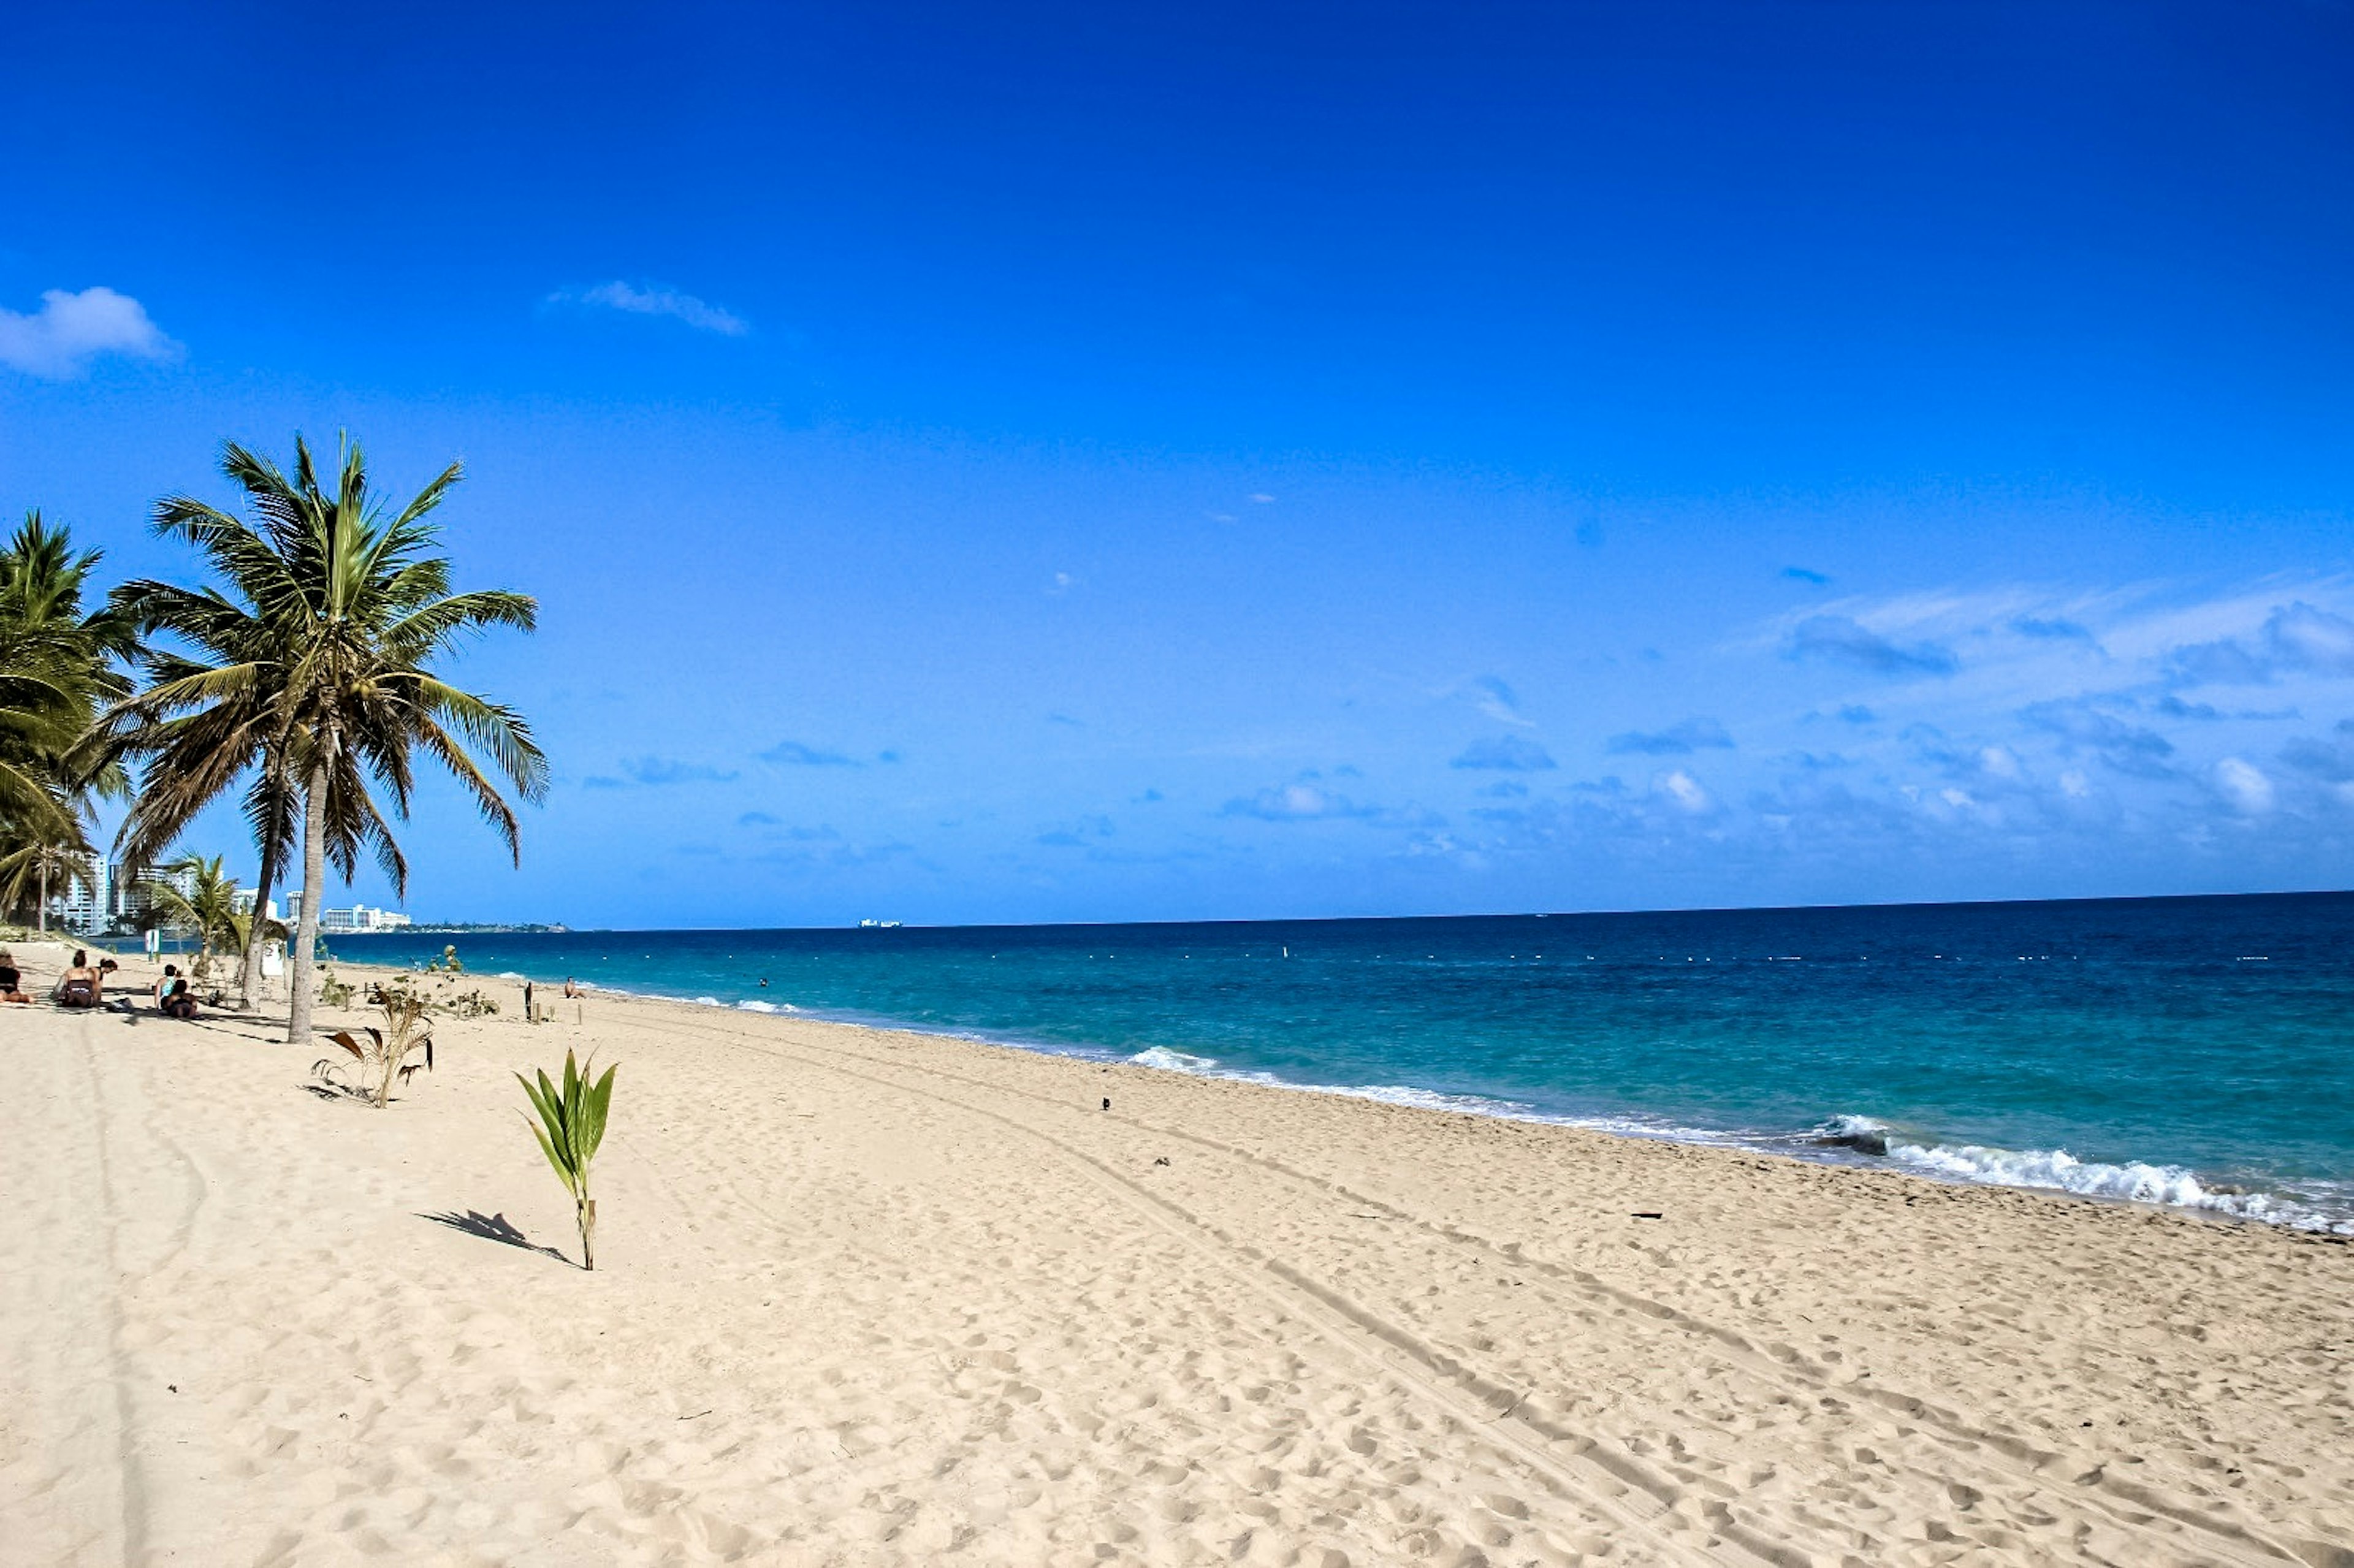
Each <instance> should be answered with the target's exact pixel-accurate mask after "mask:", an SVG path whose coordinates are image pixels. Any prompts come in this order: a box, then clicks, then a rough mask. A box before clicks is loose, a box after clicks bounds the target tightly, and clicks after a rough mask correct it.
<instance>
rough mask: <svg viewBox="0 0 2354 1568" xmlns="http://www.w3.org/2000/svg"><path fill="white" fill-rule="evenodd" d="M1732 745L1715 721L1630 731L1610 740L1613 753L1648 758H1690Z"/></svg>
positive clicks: (1692, 722) (1730, 737)
mask: <svg viewBox="0 0 2354 1568" xmlns="http://www.w3.org/2000/svg"><path fill="white" fill-rule="evenodd" d="M1732 745H1733V736H1730V735H1727V734H1726V733H1725V731H1724V726H1723V725H1721V724H1719V723H1717V722H1716V721H1715V720H1714V719H1712V718H1688V719H1686V720H1684V721H1683V723H1681V724H1677V725H1670V726H1668V727H1667V728H1665V729H1662V730H1628V732H1627V733H1626V734H1624V735H1614V736H1611V737H1610V750H1611V751H1613V752H1614V753H1619V754H1625V753H1628V752H1634V753H1639V754H1640V755H1642V756H1645V757H1689V756H1691V754H1692V753H1693V752H1695V751H1702V750H1705V749H1707V748H1709V747H1731V746H1732Z"/></svg>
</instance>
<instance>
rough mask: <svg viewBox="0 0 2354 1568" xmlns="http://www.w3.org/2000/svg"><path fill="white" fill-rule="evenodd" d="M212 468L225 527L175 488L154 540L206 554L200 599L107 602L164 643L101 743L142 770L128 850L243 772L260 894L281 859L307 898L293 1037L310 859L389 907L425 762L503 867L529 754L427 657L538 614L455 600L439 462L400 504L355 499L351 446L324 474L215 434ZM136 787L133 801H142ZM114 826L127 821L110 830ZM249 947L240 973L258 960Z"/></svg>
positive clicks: (320, 884) (529, 623)
mask: <svg viewBox="0 0 2354 1568" xmlns="http://www.w3.org/2000/svg"><path fill="white" fill-rule="evenodd" d="M221 471H222V473H223V474H224V475H225V476H226V477H227V478H228V480H229V481H230V482H232V483H234V484H236V485H237V486H238V487H239V490H241V491H242V492H243V497H244V503H245V510H246V513H247V516H246V517H243V518H240V517H236V516H232V515H230V514H228V513H226V512H223V511H221V510H219V509H218V508H217V507H214V506H211V505H209V504H207V503H204V502H202V501H198V500H196V499H195V498H193V497H189V496H175V497H171V498H167V499H166V500H164V501H162V502H159V503H157V504H156V507H155V511H154V524H155V528H156V531H157V532H158V533H160V534H162V535H165V536H167V537H173V538H177V539H179V540H181V541H183V542H185V543H186V544H188V545H190V546H194V547H195V548H196V551H197V552H198V553H199V554H200V555H201V556H203V557H204V561H205V564H206V566H207V567H208V568H209V570H210V571H211V573H212V575H213V577H214V578H215V579H216V582H215V584H214V585H213V586H208V587H206V588H193V589H192V588H178V587H176V586H175V585H172V584H168V583H160V582H141V583H133V584H129V585H126V586H125V587H124V588H122V589H121V590H118V602H119V603H121V604H122V605H123V606H125V607H126V608H129V609H133V612H134V613H135V614H136V615H137V617H138V620H139V625H140V626H141V627H142V628H143V630H146V631H148V632H150V633H155V634H162V635H164V636H167V637H170V638H172V639H174V640H175V643H174V645H175V649H176V650H178V651H175V652H166V653H164V654H162V655H158V656H153V657H151V658H150V659H149V660H148V673H149V675H150V681H149V684H148V686H147V688H146V689H145V690H144V691H143V692H142V693H140V694H139V695H138V696H137V697H136V698H134V699H131V700H130V701H128V702H126V703H123V704H122V705H118V706H117V708H116V709H115V710H114V711H113V713H112V714H111V715H110V722H109V723H108V724H107V725H106V726H104V727H105V729H106V731H107V735H106V740H105V747H106V749H107V750H109V751H111V752H112V753H113V754H116V755H135V756H137V757H138V758H140V759H141V760H142V762H143V768H142V792H141V806H142V808H143V809H142V810H134V812H133V818H134V820H135V821H138V823H139V827H138V829H137V832H138V833H139V834H140V835H141V837H140V842H143V843H145V842H166V840H167V837H168V835H165V834H164V828H165V826H166V824H167V823H169V822H171V821H174V820H175V819H176V820H178V821H185V820H186V816H188V815H193V814H194V812H195V811H196V810H200V809H201V808H202V807H203V806H204V805H205V804H208V803H209V802H210V801H212V800H215V799H217V798H218V797H219V796H221V795H222V794H223V793H225V792H226V791H228V789H231V788H232V787H233V786H235V785H236V784H237V783H238V781H239V780H240V779H248V780H249V781H250V782H249V788H248V791H247V794H246V800H245V807H246V815H247V819H248V821H249V822H250V823H251V825H252V827H253V829H254V833H255V839H256V842H257V845H258V846H259V848H260V852H261V858H262V865H263V873H262V881H261V883H260V885H259V886H258V888H257V896H258V897H260V898H264V899H266V898H267V897H268V895H269V888H270V885H273V883H274V881H275V879H276V878H277V877H278V876H279V875H280V874H281V866H283V865H286V864H290V863H292V857H293V856H294V855H296V854H299V856H300V861H301V870H302V886H303V888H304V890H305V891H304V895H303V899H302V910H301V913H300V915H299V916H298V918H297V922H296V929H295V933H294V936H293V939H292V942H291V943H290V945H289V947H290V956H291V958H292V966H291V967H292V974H291V975H290V977H289V978H290V982H291V983H290V987H289V989H290V991H292V1003H291V1006H290V1009H289V1014H288V1019H287V1032H288V1036H289V1038H291V1039H295V1040H302V1039H304V1038H307V1037H308V1035H309V1033H310V1028H311V1011H312V1003H313V989H314V974H315V970H316V965H317V959H316V948H317V941H318V920H319V908H320V906H321V905H322V904H323V902H324V901H325V888H326V873H327V868H328V866H329V865H331V864H332V865H333V866H334V868H335V870H336V871H337V872H338V873H339V874H342V875H343V876H344V877H345V878H346V879H348V878H349V877H350V876H351V875H352V874H353V872H354V871H355V868H356V865H357V863H358V860H359V857H360V855H361V854H363V853H367V854H369V855H371V856H373V858H374V859H375V860H376V863H377V864H378V865H379V866H380V867H381V868H382V869H383V871H384V872H385V874H386V876H387V880H388V881H389V882H390V883H391V884H392V886H393V888H394V891H395V892H396V894H404V893H406V891H407V887H408V862H407V860H406V858H405V856H404V855H403V854H402V853H401V849H400V845H399V843H398V841H397V840H396V839H395V838H394V836H393V832H392V827H391V822H392V821H394V820H400V819H405V818H406V817H407V816H408V805H409V799H410V795H411V792H412V789H413V784H414V778H415V761H416V758H417V755H418V754H419V753H420V752H421V753H423V754H424V755H425V756H426V757H427V758H429V759H430V760H431V761H433V762H434V763H435V764H436V765H438V766H439V767H440V768H442V769H444V770H445V771H447V772H448V773H449V774H450V775H451V777H452V778H453V779H456V780H457V782H458V784H459V786H460V788H461V789H463V790H464V791H465V792H466V793H467V794H468V795H470V796H471V797H472V799H473V800H474V803H475V805H476V807H477V809H478V810H479V811H480V813H481V815H482V819H483V820H484V821H486V822H488V823H489V824H490V826H491V827H492V829H493V831H494V832H497V833H498V835H499V836H500V838H501V839H502V840H503V841H504V843H505V845H506V847H507V850H508V853H510V855H514V856H518V857H519V855H520V846H519V842H518V835H517V828H516V822H515V816H514V808H513V807H512V806H511V805H510V804H509V803H508V800H507V798H506V794H505V792H504V790H503V789H502V784H504V787H505V789H511V790H512V791H513V792H514V794H515V795H516V796H518V797H519V798H521V799H523V800H537V799H538V798H539V796H540V795H541V793H542V792H543V791H544V790H545V789H546V782H547V763H546V758H545V757H544V756H543V755H542V754H541V752H540V750H539V747H538V746H537V745H536V744H535V742H534V740H533V738H532V735H531V729H530V726H529V725H528V724H527V723H526V722H525V720H524V718H523V716H522V715H520V714H518V713H516V712H515V711H514V709H512V708H508V707H505V706H504V705H500V704H497V703H494V702H492V701H490V700H489V699H487V698H485V697H482V696H480V695H477V694H473V693H470V692H465V691H462V690H460V689H459V688H457V687H455V686H453V685H451V684H450V683H448V682H446V681H444V680H443V679H442V678H441V675H440V673H439V666H440V663H441V662H443V661H444V660H445V659H446V658H447V657H448V656H449V655H450V654H451V652H453V651H455V650H456V649H457V648H458V647H459V646H461V644H463V643H464V642H466V641H470V640H471V639H472V638H473V637H475V636H478V635H480V634H481V633H482V632H484V631H487V630H493V629H495V628H501V627H506V628H513V629H514V630H523V631H529V630H532V629H533V627H534V625H535V622H536V619H537V613H538V610H537V606H536V604H535V601H534V600H533V599H531V598H530V597H529V596H527V595H525V594H520V593H514V592H510V591H507V590H504V589H483V590H473V591H469V592H462V593H461V592H457V591H454V590H453V588H452V586H451V563H450V560H449V558H448V556H445V555H443V554H441V553H440V527H439V524H438V523H437V522H436V521H435V520H434V518H433V517H432V515H431V514H433V513H434V511H435V510H436V509H437V508H438V507H440V504H441V503H442V502H443V501H444V500H445V499H446V498H447V497H448V495H449V493H450V491H451V488H452V487H453V486H454V485H456V484H457V483H458V482H459V479H460V477H461V471H460V468H459V465H457V464H455V463H452V464H451V465H450V466H449V467H448V468H447V469H445V470H443V471H442V472H441V473H440V475H438V476H437V477H436V478H435V479H434V480H433V481H432V482H430V483H429V484H427V485H426V486H425V488H424V489H423V490H421V491H419V492H418V493H417V494H416V495H414V496H413V497H411V498H410V499H409V500H408V502H406V503H403V504H401V505H400V506H399V507H398V510H395V509H393V508H392V506H391V505H390V504H389V503H387V502H386V501H385V500H384V498H382V497H381V496H379V495H378V494H377V493H376V492H375V491H373V490H372V489H371V488H370V486H369V483H368V475H367V465H366V458H365V456H364V455H363V453H362V450H361V448H360V446H359V443H357V442H356V441H352V440H345V441H344V442H343V444H342V447H341V450H340V452H339V456H338V461H337V463H336V465H335V467H334V469H333V470H329V471H323V470H322V468H321V466H320V464H319V463H318V462H317V461H316V460H315V459H314V457H313V453H312V450H311V448H310V446H309V444H308V443H307V442H305V441H304V440H302V438H300V437H297V438H296V440H295V442H294V463H293V468H292V471H291V472H290V471H287V470H284V469H281V468H280V467H279V466H278V464H277V463H275V462H273V461H270V460H269V459H267V458H264V457H262V456H260V455H259V454H257V453H255V452H253V451H251V450H249V449H247V448H245V447H242V446H239V445H237V444H235V443H230V444H229V445H228V446H227V447H226V448H225V449H224V450H223V453H222V458H221ZM151 796H152V800H151V799H150V797H151ZM131 831H132V830H131V829H129V828H126V832H131ZM257 946H258V945H256V944H252V943H249V944H248V948H249V954H248V960H247V965H246V969H247V973H248V975H249V976H251V975H252V973H253V971H254V969H255V968H256V966H257V964H258V961H259V955H258V951H257V950H256V948H257Z"/></svg>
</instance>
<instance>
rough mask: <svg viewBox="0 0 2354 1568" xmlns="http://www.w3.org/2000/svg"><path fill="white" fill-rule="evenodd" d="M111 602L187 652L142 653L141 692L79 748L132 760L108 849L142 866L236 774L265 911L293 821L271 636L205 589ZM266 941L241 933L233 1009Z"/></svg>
mask: <svg viewBox="0 0 2354 1568" xmlns="http://www.w3.org/2000/svg"><path fill="white" fill-rule="evenodd" d="M116 594H117V597H118V599H121V600H122V602H124V603H125V604H126V605H128V606H131V607H133V612H134V613H135V614H136V615H137V617H138V618H139V620H140V622H141V623H142V625H143V628H144V629H146V630H170V631H172V632H175V633H176V634H177V635H178V636H179V637H181V638H182V639H183V640H185V641H186V642H188V643H190V644H192V645H193V646H194V648H195V649H196V654H197V656H196V657H190V656H188V655H186V654H182V653H179V652H172V651H170V650H167V649H164V648H160V647H151V648H149V649H147V650H146V651H145V652H144V655H143V674H144V676H145V678H146V687H145V689H144V690H143V691H142V692H141V693H140V694H139V695H137V696H136V697H133V698H131V699H129V700H127V701H125V702H122V703H119V704H117V705H115V706H114V707H113V708H112V709H111V710H110V711H109V712H108V713H107V714H106V715H103V716H102V717H101V719H100V721H99V723H98V724H97V726H94V728H93V729H92V731H91V734H90V737H89V739H88V740H87V741H86V742H85V743H84V745H85V749H87V750H90V751H93V752H99V753H103V754H106V755H112V756H118V757H119V756H131V757H137V758H140V759H142V763H143V766H142V768H141V775H142V777H141V783H140V789H139V791H138V793H137V795H136V797H135V798H134V799H133V802H132V807H131V810H130V812H129V813H128V815H127V816H126V817H125V818H124V820H123V822H122V830H121V832H120V833H119V834H118V835H117V838H116V853H117V854H118V855H119V856H120V857H121V858H122V863H124V864H125V865H127V866H143V865H147V864H150V863H153V862H154V859H155V857H156V856H157V855H158V854H160V853H163V852H164V849H165V848H166V847H168V846H169V845H170V844H171V843H172V842H174V841H175V840H176V839H177V838H178V837H179V836H180V834H181V832H183V831H184V830H185V829H186V827H187V825H188V824H189V822H190V821H192V820H193V819H194V818H195V817H196V814H197V813H198V812H199V811H202V810H204V809H205V808H206V807H207V806H209V805H211V804H212V803H213V802H214V801H215V800H217V799H219V798H220V796H221V795H222V794H223V793H225V792H226V791H228V789H231V788H232V787H234V786H235V785H236V784H237V782H238V780H239V779H240V778H243V779H246V781H247V782H246V792H245V812H246V819H247V821H249V823H250V824H251V825H252V828H253V833H254V842H255V843H256V844H257V846H258V847H259V848H260V856H261V873H260V877H259V878H258V880H257V882H256V885H255V888H254V907H255V908H257V909H260V910H267V909H268V907H269V905H270V893H271V891H272V890H273V889H274V888H275V886H276V885H277V879H278V876H279V874H280V872H281V869H282V868H283V867H284V866H285V864H286V863H287V861H288V860H289V859H290V858H291V856H292V852H293V846H294V821H295V818H296V817H297V816H298V815H299V814H300V812H299V807H298V805H297V802H296V800H295V787H294V784H293V780H292V775H291V771H290V769H289V768H288V767H287V765H286V761H285V757H284V745H283V738H284V737H283V733H282V732H283V731H284V728H285V726H284V724H283V722H282V720H281V716H280V715H279V712H278V706H277V705H278V700H279V698H280V697H281V695H282V694H283V692H282V687H281V683H279V682H278V681H277V680H275V679H274V678H273V677H274V676H275V674H276V673H277V672H278V671H279V670H280V669H281V665H280V663H279V662H278V661H277V659H276V657H275V654H276V648H275V645H274V644H273V642H272V641H271V638H270V628H269V626H268V625H267V624H266V623H264V622H263V621H261V620H260V619H259V618H258V617H256V616H254V615H253V614H251V613H250V612H249V610H247V609H244V608H242V607H240V606H239V605H237V604H235V603H232V602H231V601H230V600H228V599H226V598H224V597H223V596H222V595H220V594H219V593H217V592H216V591H214V590H212V589H210V588H203V589H197V588H182V587H179V586H178V585H176V584H170V583H155V582H139V583H132V584H128V585H126V586H125V587H124V588H119V589H117V590H116ZM207 699H209V700H207ZM281 935H282V932H281ZM269 936H270V932H268V931H256V930H253V929H250V928H249V930H248V931H247V934H246V937H245V939H244V943H243V946H244V963H243V964H242V965H241V966H240V974H239V1006H240V1007H249V1006H250V1005H252V1001H253V998H254V996H255V995H256V994H257V993H258V992H259V991H260V984H261V957H262V948H261V940H260V938H267V937H269Z"/></svg>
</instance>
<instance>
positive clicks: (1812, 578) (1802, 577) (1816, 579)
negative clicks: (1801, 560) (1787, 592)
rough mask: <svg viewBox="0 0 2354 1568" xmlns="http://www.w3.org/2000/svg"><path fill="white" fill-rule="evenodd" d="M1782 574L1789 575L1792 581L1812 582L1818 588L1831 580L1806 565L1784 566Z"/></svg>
mask: <svg viewBox="0 0 2354 1568" xmlns="http://www.w3.org/2000/svg"><path fill="white" fill-rule="evenodd" d="M1782 575H1783V576H1784V577H1788V578H1789V579H1790V580H1791V581H1792V582H1798V583H1812V584H1814V585H1815V586H1816V587H1817V588H1820V587H1822V586H1823V585H1824V584H1825V583H1827V582H1829V581H1830V580H1831V579H1830V578H1829V577H1827V576H1825V575H1824V574H1823V573H1821V572H1816V571H1809V570H1808V569H1807V568H1806V567H1783V568H1782Z"/></svg>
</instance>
